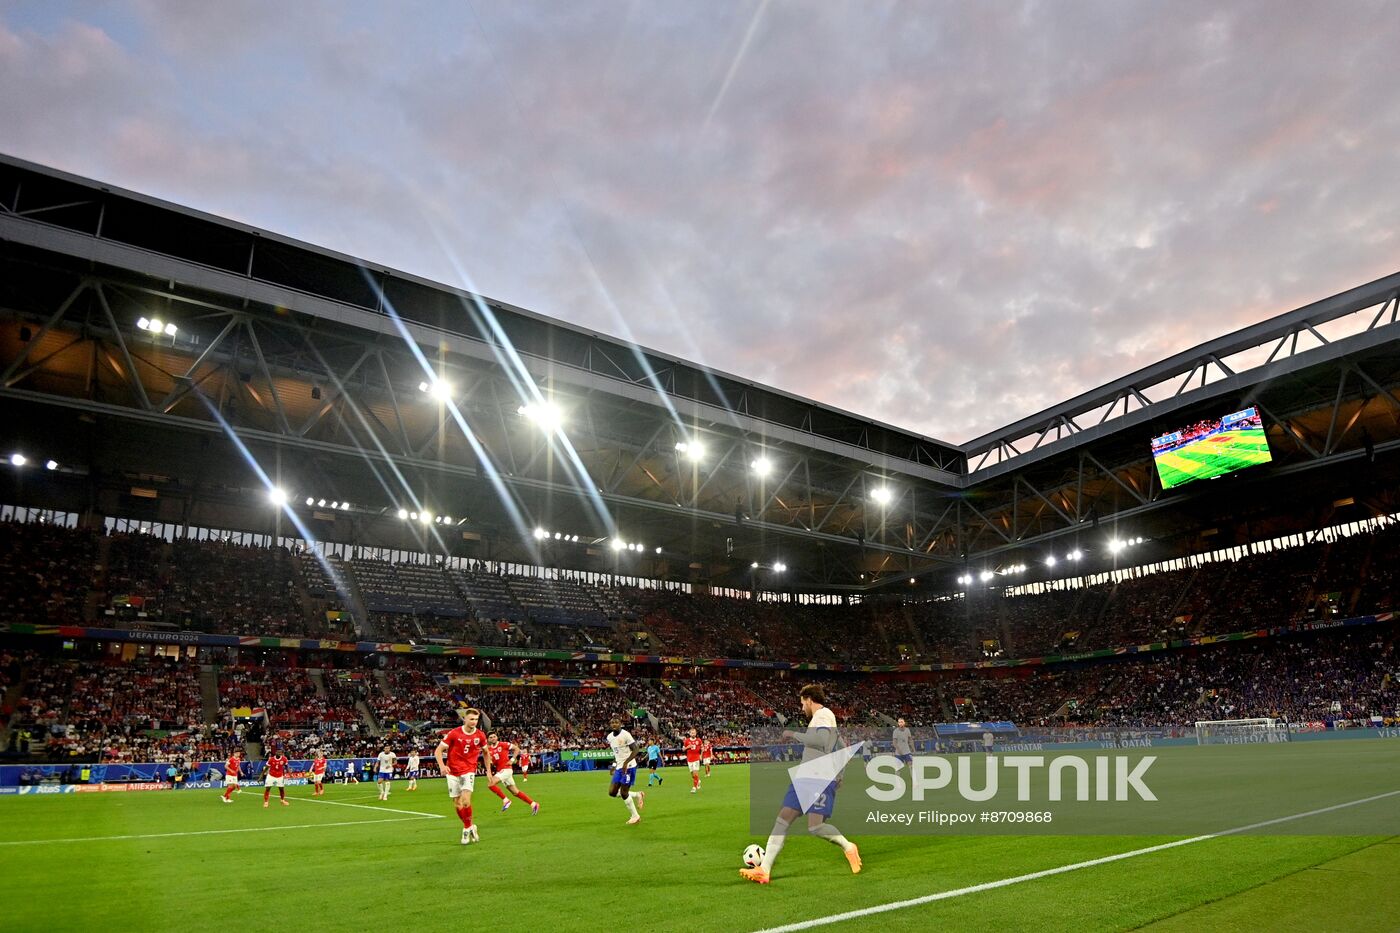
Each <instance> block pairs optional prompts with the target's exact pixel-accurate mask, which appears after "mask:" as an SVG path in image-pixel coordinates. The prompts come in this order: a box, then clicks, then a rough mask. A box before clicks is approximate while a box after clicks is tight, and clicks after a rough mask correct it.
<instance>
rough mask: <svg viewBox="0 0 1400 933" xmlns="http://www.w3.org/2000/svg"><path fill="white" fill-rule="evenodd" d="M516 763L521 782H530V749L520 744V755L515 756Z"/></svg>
mask: <svg viewBox="0 0 1400 933" xmlns="http://www.w3.org/2000/svg"><path fill="white" fill-rule="evenodd" d="M516 763H517V764H518V765H519V766H520V781H521V783H523V784H529V783H530V750H529V749H528V748H526V747H525V746H523V745H522V746H520V755H519V757H517V758H516Z"/></svg>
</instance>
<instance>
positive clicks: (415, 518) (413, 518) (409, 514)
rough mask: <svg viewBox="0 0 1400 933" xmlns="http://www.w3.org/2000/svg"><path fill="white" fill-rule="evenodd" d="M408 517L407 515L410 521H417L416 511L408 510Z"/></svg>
mask: <svg viewBox="0 0 1400 933" xmlns="http://www.w3.org/2000/svg"><path fill="white" fill-rule="evenodd" d="M408 517H409V520H410V521H415V522H416V521H418V513H417V512H409V513H408Z"/></svg>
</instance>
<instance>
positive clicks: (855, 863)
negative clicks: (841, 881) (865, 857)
mask: <svg viewBox="0 0 1400 933" xmlns="http://www.w3.org/2000/svg"><path fill="white" fill-rule="evenodd" d="M846 861H848V862H850V863H851V874H853V875H858V874H860V850H859V849H857V848H856V846H855V843H851V847H850V848H849V849H847V850H846Z"/></svg>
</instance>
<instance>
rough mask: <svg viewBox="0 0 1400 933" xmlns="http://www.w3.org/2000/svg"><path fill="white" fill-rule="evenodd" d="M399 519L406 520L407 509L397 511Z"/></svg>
mask: <svg viewBox="0 0 1400 933" xmlns="http://www.w3.org/2000/svg"><path fill="white" fill-rule="evenodd" d="M399 518H401V519H404V518H408V509H399Z"/></svg>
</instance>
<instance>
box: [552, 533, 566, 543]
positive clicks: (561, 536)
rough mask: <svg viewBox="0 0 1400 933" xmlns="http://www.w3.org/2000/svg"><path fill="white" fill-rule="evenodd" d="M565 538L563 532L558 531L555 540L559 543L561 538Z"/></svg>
mask: <svg viewBox="0 0 1400 933" xmlns="http://www.w3.org/2000/svg"><path fill="white" fill-rule="evenodd" d="M563 537H564V535H563V533H562V532H558V531H556V532H555V533H554V540H555V541H558V540H559V539H560V538H563Z"/></svg>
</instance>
